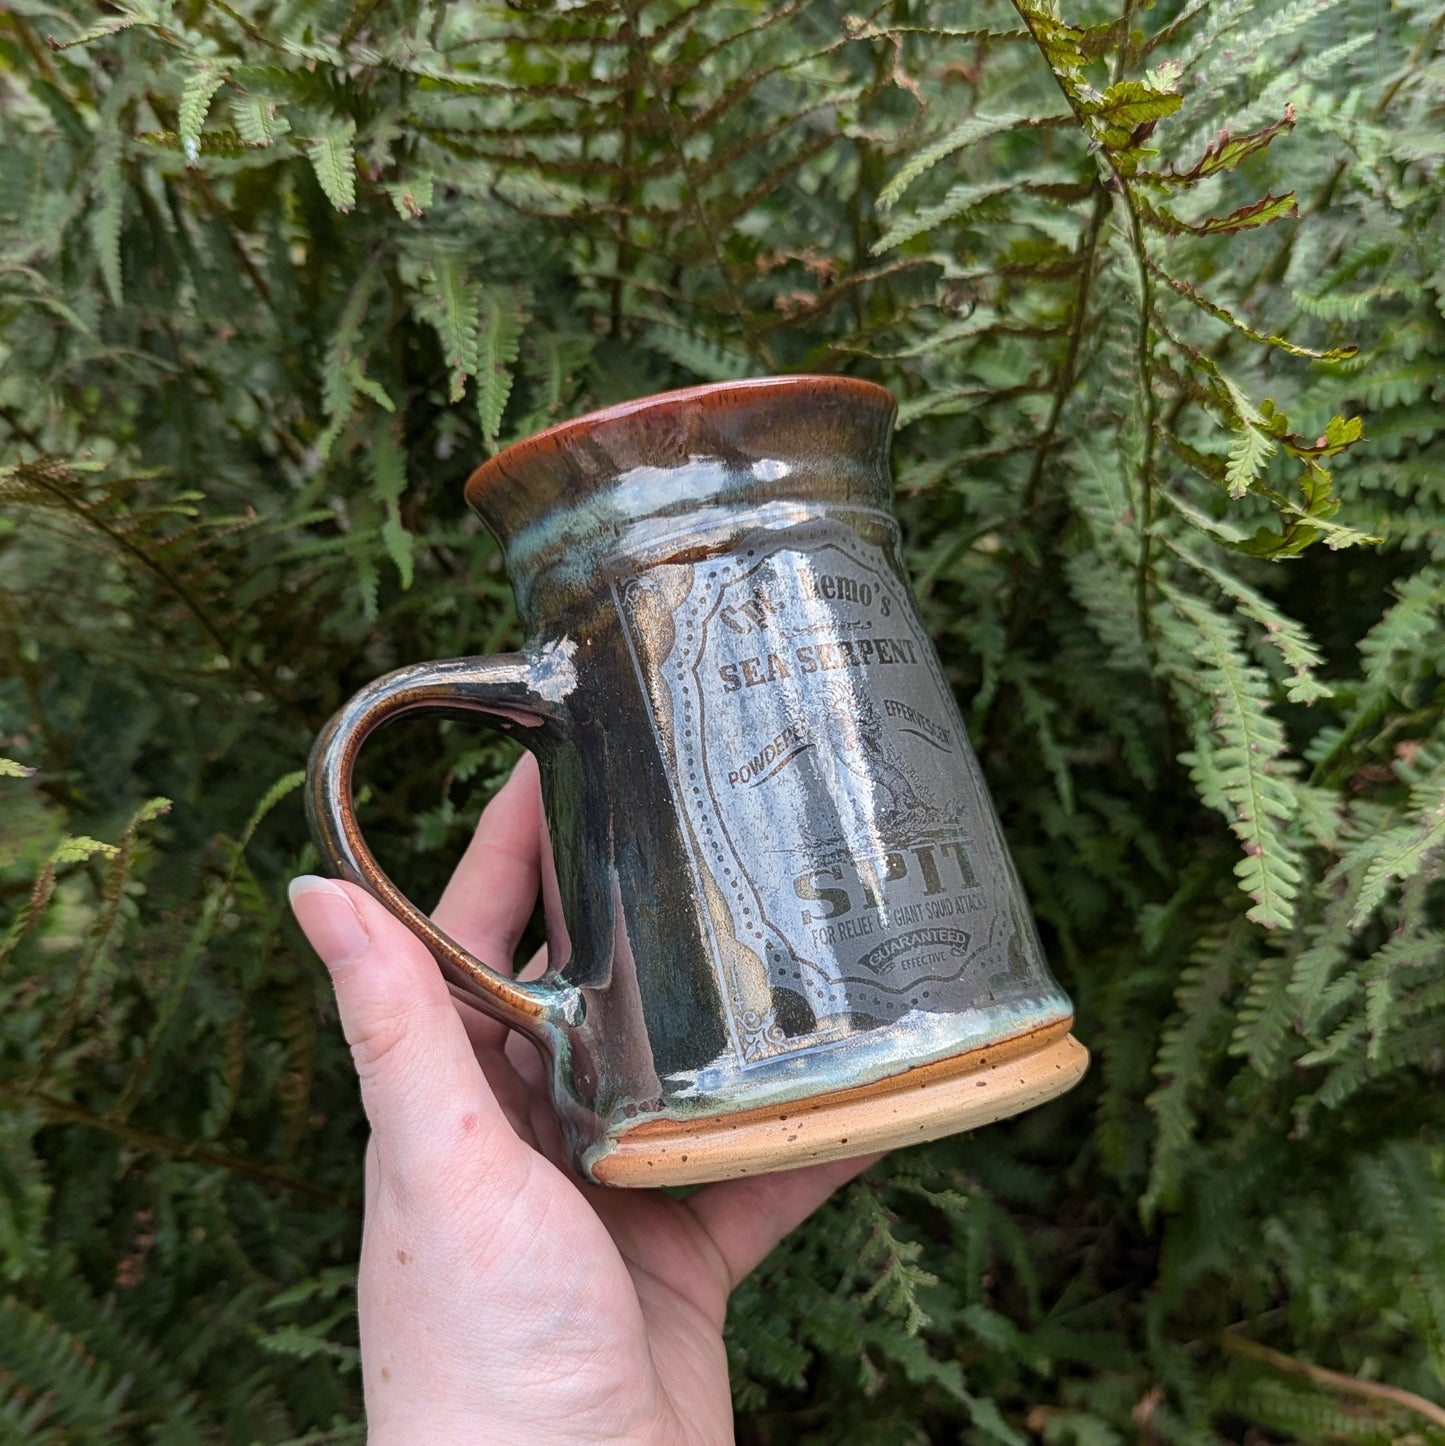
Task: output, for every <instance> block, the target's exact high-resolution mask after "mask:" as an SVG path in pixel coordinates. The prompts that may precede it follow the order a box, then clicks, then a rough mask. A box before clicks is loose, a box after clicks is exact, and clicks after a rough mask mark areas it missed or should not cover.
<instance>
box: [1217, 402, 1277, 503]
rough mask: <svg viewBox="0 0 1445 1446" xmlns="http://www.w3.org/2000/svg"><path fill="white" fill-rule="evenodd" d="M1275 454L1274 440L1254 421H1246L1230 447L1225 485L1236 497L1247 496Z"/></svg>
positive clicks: (1230, 493)
mask: <svg viewBox="0 0 1445 1446" xmlns="http://www.w3.org/2000/svg"><path fill="white" fill-rule="evenodd" d="M1272 456H1274V440H1273V439H1272V438H1271V437H1269V436H1268V435H1267V434H1266V433H1264V432H1262V431H1260V429H1259V428H1258V427H1256V426H1255V425H1254V424H1253V423H1251V422H1248V421H1245V422H1243V423H1242V424H1241V426H1240V428H1239V430H1238V431H1237V432H1236V433H1235V441H1234V445H1233V446H1232V447H1230V449H1229V467H1228V469H1227V470H1226V471H1225V474H1224V485H1225V487H1226V488H1227V489H1228V492H1229V495H1230V496H1231V497H1233V498H1235V499H1238V498H1241V497H1243V496H1245V495H1246V494H1247V493H1248V492H1249V490H1250V488H1252V487H1253V486H1254V484H1255V483H1256V482H1258V481H1259V477H1260V474H1261V473H1262V472H1263V471H1264V467H1265V464H1266V463H1267V462H1268V461H1269V459H1270V458H1271V457H1272Z"/></svg>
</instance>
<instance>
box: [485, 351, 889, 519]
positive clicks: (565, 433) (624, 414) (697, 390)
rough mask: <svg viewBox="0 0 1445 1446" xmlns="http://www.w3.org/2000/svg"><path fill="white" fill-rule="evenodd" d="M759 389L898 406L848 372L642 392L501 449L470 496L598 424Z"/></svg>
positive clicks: (707, 405)
mask: <svg viewBox="0 0 1445 1446" xmlns="http://www.w3.org/2000/svg"><path fill="white" fill-rule="evenodd" d="M759 392H768V393H773V394H786V393H788V392H794V393H799V394H803V395H816V394H817V393H819V392H825V393H826V392H833V393H843V394H850V393H851V394H852V395H853V396H854V397H856V398H857V400H858V401H860V402H863V401H865V400H866V401H867V402H870V403H872V404H874V405H878V404H879V403H883V404H884V405H886V406H888V407H892V406H894V405H895V402H894V398H893V393H892V392H890V391H889V390H888V389H887V387H881V386H879V385H878V383H877V382H868V381H864V380H863V379H862V378H861V377H843V376H826V375H811V374H807V373H804V374H801V375H798V376H782V377H749V378H747V379H746V380H743V381H736V382H709V383H707V384H705V385H703V386H698V387H681V388H679V389H678V390H677V391H672V392H659V393H657V394H656V395H653V396H648V397H639V398H637V399H636V400H635V401H631V402H616V403H614V404H613V405H612V406H610V407H602V408H600V409H599V410H597V411H595V412H587V413H586V414H585V415H583V416H580V417H573V418H572V419H571V420H570V421H566V422H557V423H555V424H554V425H552V426H550V427H548V428H547V429H546V430H545V431H542V432H538V433H536V434H535V435H534V436H531V437H528V438H526V439H525V440H524V441H521V442H514V443H513V444H512V445H511V446H510V447H507V448H505V449H504V450H503V451H501V452H498V453H497V455H496V456H495V457H491V458H489V459H488V460H487V461H485V462H483V463H482V465H481V466H480V467H478V468H477V470H476V471H475V472H473V473H472V475H471V476H470V477H469V478H468V479H467V486H466V495H467V500H468V501H469V502H472V503H475V502H476V500H477V498H478V497H480V496H481V495H482V493H484V492H486V491H488V490H489V489H491V488H492V487H495V486H497V485H498V484H500V483H503V482H506V481H507V480H508V479H509V478H511V477H513V476H515V475H516V473H517V472H518V471H519V470H520V469H521V468H522V467H524V466H526V467H532V466H536V465H537V464H539V463H541V464H545V463H546V462H547V461H548V460H549V459H551V458H554V457H557V456H559V455H560V454H562V453H564V452H566V451H567V450H568V448H569V447H570V445H571V444H572V443H573V442H575V441H576V439H577V438H578V437H579V436H581V435H582V434H584V433H587V432H591V431H594V430H596V429H597V428H598V427H605V426H609V425H611V424H613V423H616V422H621V421H637V420H642V419H645V418H647V417H648V416H649V415H650V414H653V413H664V412H669V411H675V410H677V409H678V408H680V407H697V408H699V409H701V410H703V411H725V410H726V409H727V407H728V406H729V405H730V404H731V403H732V402H734V400H735V399H737V398H739V397H741V396H746V397H747V398H748V399H749V400H752V399H753V398H754V397H755V396H756V395H757V394H758V393H759Z"/></svg>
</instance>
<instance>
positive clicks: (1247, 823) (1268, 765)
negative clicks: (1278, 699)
mask: <svg viewBox="0 0 1445 1446" xmlns="http://www.w3.org/2000/svg"><path fill="white" fill-rule="evenodd" d="M1164 591H1165V596H1166V598H1167V599H1168V601H1169V603H1170V604H1171V605H1172V606H1173V608H1174V609H1175V610H1176V612H1177V613H1178V615H1179V616H1180V617H1181V618H1182V619H1184V620H1185V621H1187V622H1188V623H1189V624H1190V625H1191V626H1190V628H1189V629H1188V630H1187V638H1188V643H1187V646H1188V648H1189V651H1190V652H1191V653H1192V655H1193V657H1194V658H1195V659H1196V661H1197V662H1198V663H1199V665H1200V671H1199V672H1198V673H1192V672H1191V671H1188V670H1180V669H1179V668H1177V667H1176V668H1175V669H1174V673H1175V676H1176V678H1178V680H1179V682H1180V684H1181V686H1182V687H1184V688H1185V689H1188V690H1191V691H1192V690H1196V689H1197V690H1198V692H1199V693H1200V694H1202V695H1203V696H1204V697H1206V698H1208V699H1209V700H1210V702H1211V711H1210V715H1209V716H1208V717H1207V718H1205V717H1201V718H1200V719H1199V722H1198V725H1197V727H1196V732H1195V747H1194V751H1193V752H1192V753H1190V754H1185V755H1182V761H1184V762H1186V763H1187V764H1188V765H1189V769H1190V777H1191V778H1192V779H1193V780H1194V784H1195V787H1196V788H1197V789H1198V790H1199V796H1200V798H1201V800H1202V801H1203V802H1204V803H1206V804H1207V805H1208V806H1209V807H1211V808H1214V809H1217V810H1218V811H1219V812H1220V813H1222V814H1223V815H1224V817H1225V818H1226V819H1228V821H1229V826H1230V828H1231V830H1232V831H1233V833H1234V835H1235V837H1236V838H1238V839H1239V841H1240V842H1241V843H1242V844H1243V846H1244V853H1245V856H1244V858H1243V859H1241V860H1240V862H1239V863H1238V865H1236V867H1235V875H1236V877H1237V878H1238V879H1239V882H1240V887H1241V888H1242V889H1243V890H1244V891H1245V893H1247V894H1248V895H1249V896H1250V897H1251V898H1252V899H1253V900H1254V901H1255V902H1254V907H1253V908H1252V909H1250V911H1249V915H1248V917H1249V918H1251V919H1253V920H1254V921H1255V922H1256V923H1259V924H1263V925H1264V926H1265V927H1266V928H1288V927H1289V926H1290V924H1291V923H1292V922H1293V919H1294V900H1295V896H1296V894H1297V893H1298V891H1299V883H1300V867H1299V856H1298V853H1297V851H1296V848H1295V845H1294V843H1293V841H1292V840H1291V838H1290V835H1289V829H1288V825H1289V823H1290V822H1291V820H1292V819H1293V818H1294V816H1295V812H1296V803H1295V798H1294V793H1293V791H1292V790H1291V788H1290V786H1289V782H1288V779H1289V775H1290V773H1291V772H1292V771H1293V770H1292V767H1291V765H1289V764H1288V763H1287V762H1286V759H1285V754H1286V746H1285V736H1284V729H1283V728H1282V727H1281V726H1280V723H1279V720H1278V719H1277V718H1276V717H1275V716H1274V715H1273V713H1271V712H1270V698H1269V686H1268V680H1267V678H1266V677H1265V675H1264V673H1263V672H1262V671H1261V670H1260V669H1259V668H1258V667H1256V666H1255V665H1253V664H1252V663H1249V662H1247V661H1246V660H1245V658H1244V657H1243V656H1241V654H1240V652H1239V648H1238V636H1237V632H1236V629H1235V627H1234V625H1233V624H1232V623H1231V622H1230V621H1228V620H1227V619H1225V618H1222V617H1221V616H1220V615H1219V614H1218V613H1216V612H1215V611H1214V610H1213V609H1212V608H1210V607H1207V606H1206V605H1204V604H1203V603H1201V602H1199V601H1198V600H1197V599H1195V598H1192V597H1190V596H1188V595H1187V594H1184V593H1180V592H1178V591H1176V590H1174V589H1172V588H1166V589H1165V590H1164ZM1181 640H1182V639H1181Z"/></svg>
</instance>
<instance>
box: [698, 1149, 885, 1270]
mask: <svg viewBox="0 0 1445 1446" xmlns="http://www.w3.org/2000/svg"><path fill="white" fill-rule="evenodd" d="M880 1159H882V1156H881V1155H862V1156H857V1157H855V1158H854V1159H851V1160H830V1161H829V1162H828V1163H826V1164H823V1165H807V1166H805V1167H804V1168H803V1169H801V1170H784V1171H782V1172H780V1173H778V1174H776V1175H752V1176H749V1177H748V1178H746V1179H742V1180H722V1181H719V1182H718V1183H717V1184H715V1185H705V1186H703V1188H702V1189H701V1190H698V1191H696V1192H695V1193H694V1194H692V1195H689V1196H688V1198H687V1199H686V1200H685V1201H683V1205H684V1206H685V1208H686V1209H687V1210H689V1211H690V1212H691V1213H692V1216H693V1218H694V1219H695V1220H696V1221H697V1223H698V1225H699V1226H700V1227H701V1228H702V1230H703V1233H704V1234H705V1235H706V1236H707V1237H708V1239H709V1240H710V1241H711V1242H712V1244H713V1246H714V1247H715V1248H716V1249H717V1252H718V1254H719V1255H720V1256H721V1257H722V1263H723V1266H724V1267H725V1269H726V1271H727V1278H728V1279H727V1288H728V1290H729V1291H731V1290H732V1289H733V1287H734V1286H736V1285H737V1283H738V1282H739V1281H740V1280H741V1279H742V1278H743V1277H744V1276H745V1275H747V1274H748V1272H749V1271H751V1270H752V1269H753V1268H754V1267H755V1266H756V1265H757V1264H758V1262H759V1261H760V1260H762V1258H763V1257H764V1256H765V1255H767V1254H768V1252H769V1251H770V1250H772V1249H773V1247H774V1246H776V1245H777V1243H778V1242H779V1241H780V1240H781V1239H782V1238H783V1236H785V1235H787V1234H788V1233H789V1232H790V1231H791V1230H794V1229H795V1228H796V1227H797V1226H799V1225H800V1224H802V1222H803V1221H804V1220H806V1219H807V1217H808V1216H809V1215H811V1214H812V1213H813V1211H814V1210H816V1209H817V1208H818V1206H820V1205H821V1204H822V1203H823V1201H825V1200H826V1199H827V1198H828V1197H829V1196H830V1195H831V1194H832V1193H833V1192H834V1191H835V1190H836V1189H837V1188H838V1187H839V1186H840V1185H845V1184H847V1182H848V1181H849V1180H851V1179H853V1177H854V1176H855V1175H861V1174H862V1173H863V1171H864V1170H866V1169H867V1168H868V1167H869V1166H870V1165H872V1164H874V1163H875V1162H876V1161H878V1160H880Z"/></svg>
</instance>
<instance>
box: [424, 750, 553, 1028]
mask: <svg viewBox="0 0 1445 1446" xmlns="http://www.w3.org/2000/svg"><path fill="white" fill-rule="evenodd" d="M541 860H542V790H541V784H540V781H539V775H538V771H537V760H536V759H535V758H534V757H533V756H532V755H531V754H530V753H524V754H523V755H522V757H521V758H520V759H519V760H518V762H517V766H516V767H515V768H514V769H513V770H512V775H511V777H510V778H509V779H508V780H507V781H506V783H504V784H503V785H502V787H501V788H500V789H499V790H498V792H497V793H496V795H495V796H494V797H493V799H492V801H491V802H490V803H489V804H487V806H486V808H484V809H483V810H482V816H481V818H480V819H479V820H478V822H477V830H476V832H475V833H474V834H473V835H472V840H471V842H470V843H469V844H468V845H467V850H466V852H465V853H464V854H463V855H462V858H461V862H460V863H458V864H457V867H456V871H455V872H454V873H453V874H452V877H451V880H450V882H449V883H448V884H447V886H446V889H445V890H444V891H443V893H442V896H441V901H440V902H439V903H438V904H437V906H436V909H435V910H434V911H433V912H432V918H433V920H434V921H435V922H436V923H437V924H438V925H439V926H440V927H441V928H442V929H444V930H445V931H446V932H447V933H448V934H450V935H451V937H452V938H453V939H455V940H456V941H457V943H458V944H460V945H461V946H462V947H463V948H464V949H466V950H468V951H469V952H471V953H472V954H475V955H476V956H477V958H478V959H480V960H481V961H482V963H484V964H486V965H488V966H489V967H490V968H492V969H495V970H496V971H497V972H498V973H499V974H508V975H510V974H512V973H513V972H514V964H513V956H514V955H515V953H516V951H517V945H518V943H519V942H520V941H521V938H522V934H523V933H524V931H525V930H526V927H527V924H528V921H529V920H530V919H531V917H532V910H533V908H534V906H535V905H536V902H537V890H538V888H539V886H540V882H541V867H542V864H541ZM467 1026H468V1032H469V1033H470V1034H471V1036H472V1039H473V1042H474V1043H475V1044H477V1045H478V1046H479V1047H491V1048H496V1047H498V1046H500V1044H501V1042H502V1040H503V1039H504V1038H505V1037H506V1033H507V1029H506V1026H505V1025H504V1024H500V1023H498V1022H497V1021H496V1020H494V1019H488V1018H484V1017H482V1016H480V1015H478V1016H476V1017H475V1018H474V1019H468V1020H467Z"/></svg>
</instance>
